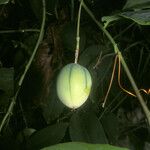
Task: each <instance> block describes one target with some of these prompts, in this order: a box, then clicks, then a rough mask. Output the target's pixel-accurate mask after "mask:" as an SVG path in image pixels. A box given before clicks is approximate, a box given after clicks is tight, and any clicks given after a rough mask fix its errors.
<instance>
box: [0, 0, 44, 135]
mask: <svg viewBox="0 0 150 150" xmlns="http://www.w3.org/2000/svg"><path fill="white" fill-rule="evenodd" d="M42 3H43V19H42V24H41V29H40V34H39V37H38V40H37V43H36V45H35V48H34V50H33V53H32V55H31V57H30V59H29V61H28V64H27V65H26V67H25V70H24V73H23V74H22V76H21V78H20V80H19V83H18V85H19V88H18V90H17V92H16V94H15V96H14V97H13V98H12V101H11V103H10V105H9V107H8V110H7V113H6V114H5V116H4V118H3V119H2V122H1V124H0V133H1V131H2V129H3V127H4V125H5V123H6V122H7V120H8V119H9V117H10V116H11V114H12V112H13V108H14V106H15V104H16V100H17V96H18V93H19V91H20V87H21V85H22V83H23V80H24V78H25V75H26V73H27V71H28V69H29V67H30V66H31V63H32V61H33V58H34V56H35V54H36V51H37V49H38V47H39V44H40V42H41V41H42V39H43V33H44V27H45V18H46V6H45V0H42Z"/></svg>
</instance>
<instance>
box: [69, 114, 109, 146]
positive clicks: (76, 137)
mask: <svg viewBox="0 0 150 150" xmlns="http://www.w3.org/2000/svg"><path fill="white" fill-rule="evenodd" d="M69 131H70V137H71V140H72V141H81V142H89V143H108V141H107V138H106V135H105V133H104V129H103V127H102V125H101V123H100V122H99V120H98V118H97V117H96V116H95V115H94V114H93V113H84V112H80V113H79V112H78V113H75V114H74V115H73V116H72V118H71V122H70V128H69Z"/></svg>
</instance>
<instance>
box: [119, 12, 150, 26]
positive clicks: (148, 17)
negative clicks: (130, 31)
mask: <svg viewBox="0 0 150 150" xmlns="http://www.w3.org/2000/svg"><path fill="white" fill-rule="evenodd" d="M120 16H122V17H124V18H127V19H131V20H133V21H134V22H136V23H138V24H140V25H150V9H147V10H139V11H127V12H123V13H121V14H120Z"/></svg>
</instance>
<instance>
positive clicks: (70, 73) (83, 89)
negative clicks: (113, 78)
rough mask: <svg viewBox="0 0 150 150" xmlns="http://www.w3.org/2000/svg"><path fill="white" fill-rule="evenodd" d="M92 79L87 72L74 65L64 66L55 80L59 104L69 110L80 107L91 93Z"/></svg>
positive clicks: (83, 68) (81, 67)
mask: <svg viewBox="0 0 150 150" xmlns="http://www.w3.org/2000/svg"><path fill="white" fill-rule="evenodd" d="M91 86H92V79H91V75H90V73H89V71H88V70H87V69H86V68H85V67H83V66H81V65H79V64H75V63H71V64H68V65H66V66H65V67H63V68H62V70H61V71H60V73H59V75H58V78H57V94H58V97H59V99H60V100H61V102H62V103H63V104H64V105H66V106H67V107H69V108H72V109H76V108H78V107H80V106H81V105H82V104H83V103H84V102H85V101H86V100H87V99H88V96H89V94H90V91H91Z"/></svg>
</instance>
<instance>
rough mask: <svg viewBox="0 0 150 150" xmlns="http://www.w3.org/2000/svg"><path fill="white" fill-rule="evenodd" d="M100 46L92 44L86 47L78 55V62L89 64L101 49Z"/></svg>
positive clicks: (84, 64)
mask: <svg viewBox="0 0 150 150" xmlns="http://www.w3.org/2000/svg"><path fill="white" fill-rule="evenodd" d="M101 50H102V49H101V46H99V45H92V46H89V47H88V48H86V49H85V50H84V51H83V52H82V53H81V55H80V57H79V63H80V64H81V65H83V66H89V65H90V63H91V62H92V61H93V60H95V58H96V57H97V56H98V54H99V53H100V51H101Z"/></svg>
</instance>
